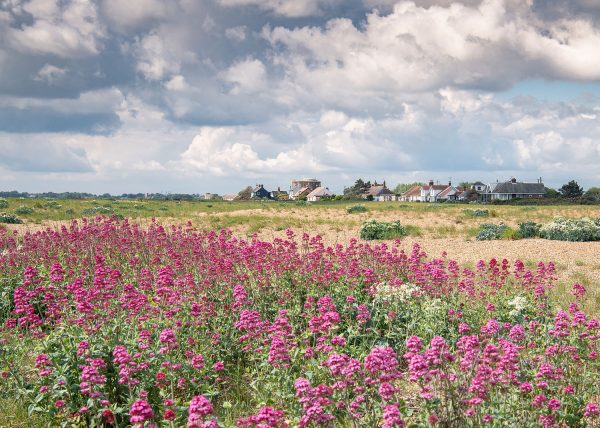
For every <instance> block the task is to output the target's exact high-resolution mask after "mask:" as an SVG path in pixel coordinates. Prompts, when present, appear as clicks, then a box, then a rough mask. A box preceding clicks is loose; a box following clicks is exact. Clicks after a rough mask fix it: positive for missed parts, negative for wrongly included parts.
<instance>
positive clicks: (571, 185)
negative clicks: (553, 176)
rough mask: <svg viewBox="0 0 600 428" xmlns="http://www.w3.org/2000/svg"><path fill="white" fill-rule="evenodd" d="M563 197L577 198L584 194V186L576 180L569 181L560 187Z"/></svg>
mask: <svg viewBox="0 0 600 428" xmlns="http://www.w3.org/2000/svg"><path fill="white" fill-rule="evenodd" d="M559 192H560V194H561V195H562V197H563V198H577V197H579V196H581V195H583V188H582V187H581V186H579V184H578V183H577V182H576V181H575V180H571V181H569V182H568V183H567V184H563V186H562V187H561V188H560V189H559Z"/></svg>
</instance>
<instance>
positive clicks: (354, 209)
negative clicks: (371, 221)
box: [346, 205, 369, 214]
mask: <svg viewBox="0 0 600 428" xmlns="http://www.w3.org/2000/svg"><path fill="white" fill-rule="evenodd" d="M367 211H369V210H368V208H367V207H365V206H364V205H352V206H351V207H348V208H346V212H347V213H348V214H354V213H365V212H367Z"/></svg>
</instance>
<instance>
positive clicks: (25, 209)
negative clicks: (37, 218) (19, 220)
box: [15, 205, 33, 215]
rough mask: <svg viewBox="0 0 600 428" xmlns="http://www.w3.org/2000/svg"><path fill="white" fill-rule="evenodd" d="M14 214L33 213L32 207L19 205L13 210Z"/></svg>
mask: <svg viewBox="0 0 600 428" xmlns="http://www.w3.org/2000/svg"><path fill="white" fill-rule="evenodd" d="M15 214H18V215H28V214H33V208H29V207H26V206H24V205H21V206H20V207H19V208H17V209H16V210H15Z"/></svg>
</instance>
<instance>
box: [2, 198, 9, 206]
mask: <svg viewBox="0 0 600 428" xmlns="http://www.w3.org/2000/svg"><path fill="white" fill-rule="evenodd" d="M0 208H8V201H7V200H6V199H4V198H0Z"/></svg>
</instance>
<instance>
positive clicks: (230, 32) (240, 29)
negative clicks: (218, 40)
mask: <svg viewBox="0 0 600 428" xmlns="http://www.w3.org/2000/svg"><path fill="white" fill-rule="evenodd" d="M225 37H227V38H228V39H229V40H233V41H234V42H242V41H244V40H246V26H245V25H238V26H237V27H231V28H227V29H226V30H225Z"/></svg>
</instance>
